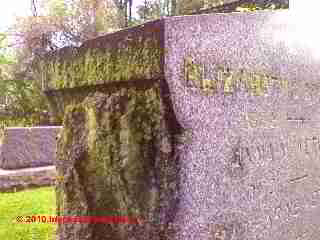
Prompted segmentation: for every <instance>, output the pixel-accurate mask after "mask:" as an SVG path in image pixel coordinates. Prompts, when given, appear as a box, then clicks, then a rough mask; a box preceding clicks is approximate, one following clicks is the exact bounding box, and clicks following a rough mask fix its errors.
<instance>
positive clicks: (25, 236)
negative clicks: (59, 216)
mask: <svg viewBox="0 0 320 240" xmlns="http://www.w3.org/2000/svg"><path fill="white" fill-rule="evenodd" d="M55 208H56V202H55V191H54V188H53V187H42V188H37V189H32V190H25V191H21V192H16V193H0V239H3V240H54V239H55V234H54V232H55V229H56V225H57V224H54V223H39V222H36V223H17V222H16V218H17V216H34V215H37V216H43V215H45V216H55V215H56V212H55Z"/></svg>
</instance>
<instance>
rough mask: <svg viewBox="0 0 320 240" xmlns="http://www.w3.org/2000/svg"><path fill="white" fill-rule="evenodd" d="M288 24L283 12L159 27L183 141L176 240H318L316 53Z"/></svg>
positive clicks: (319, 60) (184, 20) (173, 21)
mask: <svg viewBox="0 0 320 240" xmlns="http://www.w3.org/2000/svg"><path fill="white" fill-rule="evenodd" d="M293 19H294V17H293V16H292V14H291V13H290V12H289V11H279V12H257V13H248V14H241V13H232V14H216V15H213V14H212V15H199V16H192V17H189V16H185V17H176V18H170V19H167V20H166V21H165V23H166V24H165V36H166V38H165V39H166V42H165V47H166V52H167V53H168V54H167V55H166V57H165V63H166V69H165V70H166V71H165V78H166V79H167V82H168V84H169V88H170V91H171V93H172V95H171V98H172V99H173V104H174V109H175V113H176V116H177V119H178V121H179V122H180V123H181V124H182V125H183V127H185V128H186V129H188V132H189V133H188V134H189V135H188V136H189V138H188V140H186V141H185V142H184V143H183V144H182V146H180V148H181V149H182V150H181V156H182V160H181V161H182V169H183V170H182V172H183V173H182V180H181V182H182V183H183V184H182V187H181V196H182V197H181V203H180V208H179V210H178V212H177V217H176V224H177V225H179V226H180V231H179V234H178V239H181V240H182V239H183V240H189V239H190V240H191V239H205V240H207V239H208V240H209V239H225V240H231V239H239V240H240V239H250V240H251V239H252V240H253V239H257V240H258V239H259V240H274V239H276V240H280V239H308V240H312V239H316V238H317V237H318V236H319V234H320V161H319V159H320V128H319V127H320V124H319V120H320V110H319V103H320V102H319V100H320V99H319V96H320V95H319V88H320V70H319V69H320V54H319V55H318V56H317V54H316V52H317V48H318V46H315V45H312V44H309V43H310V42H311V41H310V39H309V38H307V36H304V35H299V32H300V31H301V32H305V31H304V29H303V27H302V26H301V25H296V24H295V22H296V21H293ZM293 36H295V37H296V38H295V39H293ZM308 37H312V36H308Z"/></svg>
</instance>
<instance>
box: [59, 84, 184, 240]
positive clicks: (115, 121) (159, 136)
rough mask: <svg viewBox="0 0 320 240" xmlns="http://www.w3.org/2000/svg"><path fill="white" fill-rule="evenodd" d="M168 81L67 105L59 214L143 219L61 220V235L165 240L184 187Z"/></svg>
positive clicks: (89, 96) (93, 94)
mask: <svg viewBox="0 0 320 240" xmlns="http://www.w3.org/2000/svg"><path fill="white" fill-rule="evenodd" d="M164 83H165V82H164V81H157V82H156V81H154V82H153V83H152V84H150V86H140V87H132V88H120V89H115V91H109V92H108V91H90V90H88V91H87V92H86V94H84V93H83V94H84V95H86V96H85V97H84V98H83V99H82V100H81V101H78V102H75V101H74V102H73V103H72V104H71V103H69V104H67V106H66V108H65V116H64V123H63V131H62V134H61V136H60V138H59V140H58V155H57V159H58V161H57V164H56V166H57V173H58V178H59V179H61V181H60V182H59V183H58V184H57V189H56V190H57V203H58V215H61V216H67V215H77V216H82V215H88V216H111V215H121V216H130V217H139V218H142V219H144V223H143V224H142V225H140V226H138V225H132V224H131V225H119V224H115V225H113V226H112V225H108V224H91V225H86V224H83V225H81V226H79V225H77V226H76V225H74V224H71V223H70V224H63V225H60V226H59V229H58V235H59V239H60V240H63V239H72V238H73V236H77V238H79V239H90V240H94V239H97V240H98V239H114V240H116V239H130V238H131V239H163V237H162V236H163V235H164V234H165V232H166V231H167V225H168V224H169V223H170V221H172V219H173V218H174V214H175V211H176V208H177V204H178V192H179V191H178V189H179V186H178V181H177V179H178V178H179V174H178V173H179V165H178V159H177V158H176V156H175V147H174V145H175V139H174V135H175V134H176V133H178V132H179V127H178V124H177V123H176V121H175V119H174V115H173V113H172V112H170V111H172V110H171V109H170V108H169V107H170V105H169V103H168V97H167V94H168V92H167V89H166V88H165V86H161V84H164ZM65 94H66V95H69V94H70V93H68V92H65ZM60 176H61V178H60ZM159 226H163V229H160V228H159Z"/></svg>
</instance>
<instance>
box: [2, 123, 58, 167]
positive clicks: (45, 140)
mask: <svg viewBox="0 0 320 240" xmlns="http://www.w3.org/2000/svg"><path fill="white" fill-rule="evenodd" d="M60 130H61V127H59V126H58V127H9V128H5V129H4V130H3V133H2V134H3V136H2V140H1V142H0V145H1V146H0V168H2V169H20V168H31V167H40V166H48V165H54V164H55V154H56V138H57V136H58V133H59V131H60Z"/></svg>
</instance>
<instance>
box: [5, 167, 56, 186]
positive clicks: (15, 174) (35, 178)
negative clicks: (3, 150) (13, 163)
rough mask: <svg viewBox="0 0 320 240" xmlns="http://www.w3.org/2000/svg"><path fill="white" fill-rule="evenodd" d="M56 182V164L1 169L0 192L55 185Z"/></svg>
mask: <svg viewBox="0 0 320 240" xmlns="http://www.w3.org/2000/svg"><path fill="white" fill-rule="evenodd" d="M55 182H56V168H55V166H47V167H36V168H26V169H20V170H3V169H0V192H14V191H20V190H23V189H30V188H35V187H43V186H53V185H54V184H55Z"/></svg>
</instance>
